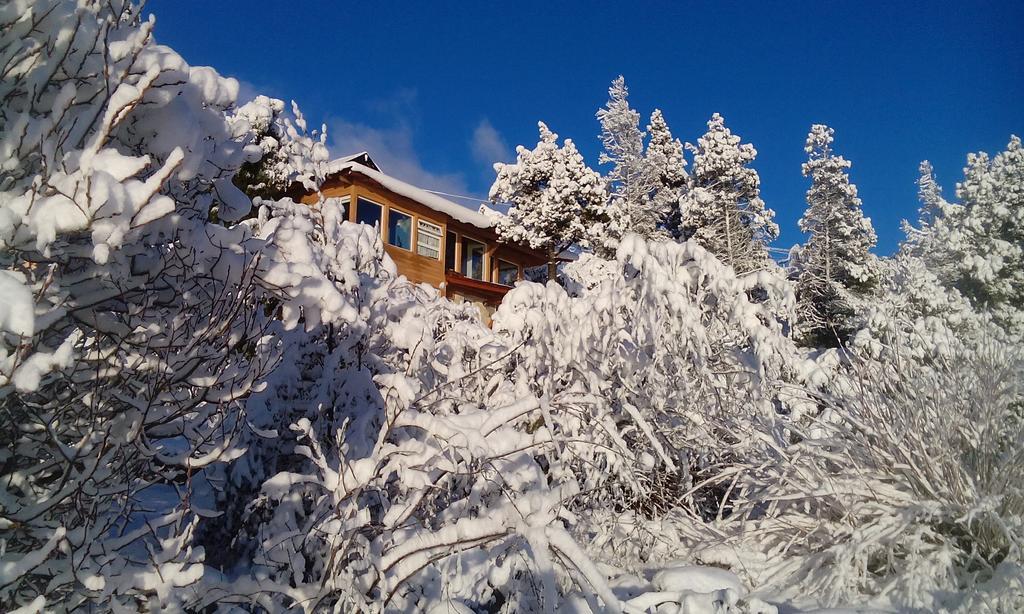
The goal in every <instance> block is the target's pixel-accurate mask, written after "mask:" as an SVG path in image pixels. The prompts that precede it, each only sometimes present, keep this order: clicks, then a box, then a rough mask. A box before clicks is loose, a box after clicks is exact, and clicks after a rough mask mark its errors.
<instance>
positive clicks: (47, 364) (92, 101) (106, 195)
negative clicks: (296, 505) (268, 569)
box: [0, 0, 278, 612]
mask: <svg viewBox="0 0 1024 614" xmlns="http://www.w3.org/2000/svg"><path fill="white" fill-rule="evenodd" d="M153 24H154V22H153V20H152V19H150V20H143V19H142V15H141V9H140V7H138V6H137V5H135V4H133V3H130V2H121V1H117V0H115V1H111V2H93V1H87V0H81V1H78V2H74V1H47V0H40V1H37V2H27V1H20V0H16V1H15V2H10V3H5V4H4V5H3V7H2V8H0V56H2V57H3V58H4V67H5V68H4V72H3V75H4V76H3V79H2V80H0V105H2V112H0V267H2V268H0V295H2V296H3V298H2V300H0V408H2V411H0V413H2V415H3V416H4V419H3V420H2V421H0V422H2V427H0V459H2V460H0V543H2V545H0V603H3V605H4V608H5V609H15V608H19V607H21V606H27V609H26V610H24V611H33V612H35V611H41V610H43V609H46V610H52V609H69V610H76V609H78V610H95V611H111V610H114V611H118V610H130V611H138V610H157V609H161V610H187V609H188V604H189V603H190V602H191V600H192V598H193V595H194V594H193V593H192V592H191V590H186V589H185V587H192V588H194V585H195V584H196V583H197V582H198V581H199V580H200V578H201V577H203V575H204V566H203V557H204V553H203V550H202V549H201V548H196V547H195V542H194V539H193V537H194V531H195V527H196V524H197V523H198V521H199V514H198V513H197V508H200V507H202V503H199V502H200V501H202V500H203V496H204V495H203V489H204V484H206V482H205V481H204V478H203V476H204V475H205V472H206V471H207V470H208V469H209V468H210V467H212V466H215V465H217V464H220V463H224V462H227V461H230V460H232V459H235V458H237V457H238V456H240V455H242V454H244V452H245V448H244V446H241V445H239V442H240V439H241V438H242V437H243V435H244V433H246V432H247V430H248V428H249V427H248V426H247V422H246V419H245V411H244V404H245V399H246V398H247V397H248V396H249V395H250V394H251V393H252V392H253V391H254V390H256V389H258V388H259V387H260V383H259V382H260V380H261V379H262V377H263V376H264V375H265V374H266V373H267V372H269V371H270V370H271V369H272V368H273V366H274V364H275V362H276V360H277V356H278V353H277V348H276V347H275V344H274V343H272V342H271V340H270V339H269V338H268V337H267V335H266V334H265V327H266V325H267V318H266V317H265V316H264V309H263V305H262V304H261V303H260V302H259V300H257V298H258V292H257V287H258V281H257V279H256V275H255V271H256V263H257V261H258V259H259V258H258V249H259V241H254V240H252V237H251V233H250V232H249V229H248V227H247V226H245V225H244V224H243V225H233V224H232V222H233V221H234V220H238V219H240V218H242V217H244V216H245V215H246V214H247V213H248V211H249V209H250V206H251V202H250V200H249V199H248V198H247V197H246V196H245V194H243V193H242V192H240V191H239V190H238V189H237V188H236V187H234V185H232V183H231V175H232V174H233V172H234V171H235V170H236V169H237V168H238V167H239V166H240V165H241V164H242V163H244V162H246V161H251V160H254V159H255V158H256V157H258V156H259V151H258V150H256V148H254V147H248V146H247V145H246V143H247V142H248V141H249V139H250V138H251V135H250V134H249V128H248V126H243V125H241V124H234V125H232V124H229V122H228V121H226V118H225V112H227V111H228V110H229V109H230V108H231V107H232V106H233V105H234V103H235V98H236V96H237V92H238V82H237V81H235V80H233V79H225V78H222V77H221V76H220V75H218V74H217V73H216V72H215V71H214V70H212V69H210V68H202V67H192V66H189V65H188V64H187V63H186V62H185V61H184V60H183V59H182V58H181V57H180V56H179V55H178V54H177V53H175V52H174V51H173V50H171V49H169V48H167V47H164V46H160V45H157V44H155V43H154V41H153V39H152V29H153ZM211 218H216V219H218V220H220V223H212V222H210V219H211ZM190 501H191V502H192V503H190Z"/></svg>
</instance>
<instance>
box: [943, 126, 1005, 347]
mask: <svg viewBox="0 0 1024 614" xmlns="http://www.w3.org/2000/svg"><path fill="white" fill-rule="evenodd" d="M956 195H957V198H958V199H959V201H960V206H962V210H955V209H954V210H953V211H954V213H953V214H951V215H947V219H945V220H944V223H943V224H940V225H939V227H938V228H937V232H936V237H935V241H934V242H933V243H934V245H935V246H936V249H935V250H933V252H932V253H933V254H936V255H937V256H944V257H945V258H946V259H947V260H948V262H949V263H950V264H951V265H952V267H953V271H952V275H953V279H952V285H953V286H954V287H956V288H957V289H958V290H960V292H961V293H962V294H963V295H964V296H966V297H967V298H968V299H969V300H970V301H971V303H972V304H973V305H974V306H975V308H977V309H980V310H983V311H987V312H989V313H991V315H992V317H993V318H994V320H995V321H996V323H997V324H998V325H999V326H1000V327H1002V328H1003V329H1004V330H1006V331H1007V332H1008V333H1010V334H1012V335H1022V334H1024V149H1022V148H1021V141H1020V138H1019V137H1016V136H1012V137H1010V142H1009V144H1008V145H1007V147H1006V151H1003V152H1001V153H999V154H997V155H996V156H995V157H994V158H989V156H988V154H985V153H978V154H971V155H969V156H967V167H966V168H965V169H964V180H963V182H961V183H959V184H958V185H957V190H956ZM938 248H941V249H942V250H944V252H945V253H943V252H939V251H938Z"/></svg>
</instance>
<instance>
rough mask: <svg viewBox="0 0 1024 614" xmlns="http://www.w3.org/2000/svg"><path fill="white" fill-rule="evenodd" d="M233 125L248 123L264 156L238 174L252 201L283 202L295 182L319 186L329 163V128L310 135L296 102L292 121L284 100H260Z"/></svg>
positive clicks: (242, 110) (238, 183)
mask: <svg viewBox="0 0 1024 614" xmlns="http://www.w3.org/2000/svg"><path fill="white" fill-rule="evenodd" d="M230 121H231V122H232V123H233V124H239V123H242V122H245V123H247V124H248V129H249V130H251V131H252V132H253V133H254V134H255V142H256V144H257V145H259V148H260V151H261V152H262V156H260V159H259V160H256V161H253V162H246V163H245V164H243V165H242V168H240V169H239V170H238V173H236V174H235V178H234V183H235V185H236V186H238V187H239V188H240V189H242V191H244V192H245V193H246V194H248V195H249V196H250V197H253V198H255V197H257V196H259V197H261V198H266V199H274V198H279V197H280V196H282V195H283V194H284V193H285V192H286V191H287V190H288V188H289V187H290V186H291V184H292V183H293V182H299V183H301V184H303V185H304V186H305V187H306V188H308V189H315V186H317V185H318V184H319V180H321V179H322V177H321V175H322V172H321V170H322V169H321V167H322V165H323V164H324V163H325V162H326V161H327V160H328V159H329V153H328V151H327V146H326V140H327V127H326V126H323V127H322V128H321V130H320V131H319V132H318V131H314V132H313V133H312V135H307V131H306V120H305V118H304V117H303V115H302V112H301V111H300V110H299V107H298V104H296V103H295V102H294V101H293V102H292V115H291V117H289V116H288V115H286V114H285V104H284V101H283V100H278V99H276V98H269V97H267V96H262V95H260V96H256V97H255V98H254V99H253V100H251V101H249V102H247V103H246V104H244V105H242V106H240V107H239V108H238V109H236V110H235V111H234V113H232V114H231V117H230Z"/></svg>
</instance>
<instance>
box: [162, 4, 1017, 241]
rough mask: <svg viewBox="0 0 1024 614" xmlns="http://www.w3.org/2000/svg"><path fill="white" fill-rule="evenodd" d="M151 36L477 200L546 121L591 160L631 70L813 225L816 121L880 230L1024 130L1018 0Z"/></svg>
mask: <svg viewBox="0 0 1024 614" xmlns="http://www.w3.org/2000/svg"><path fill="white" fill-rule="evenodd" d="M147 10H148V11H150V12H152V13H154V14H155V15H156V17H157V27H156V35H157V39H158V41H159V42H161V43H164V44H168V45H171V46H172V47H174V48H175V49H177V50H178V51H179V52H180V53H181V54H182V55H183V56H184V57H185V58H186V60H188V61H189V62H190V63H192V64H194V65H211V66H214V67H215V68H217V69H218V70H219V71H220V72H221V73H222V74H224V75H228V76H233V77H236V78H238V79H239V80H241V81H242V82H243V91H244V92H245V93H249V94H251V93H264V94H267V95H271V96H275V97H279V98H285V99H294V100H296V101H297V102H298V103H299V105H300V106H301V108H302V109H303V112H304V113H305V114H306V116H307V118H308V119H309V120H310V124H311V125H317V124H320V123H326V124H327V126H328V134H329V136H330V145H331V148H332V153H335V154H337V155H342V154H344V153H350V152H353V151H358V150H362V149H369V150H370V151H371V154H373V155H374V158H375V159H376V160H377V161H378V162H379V163H380V164H381V166H382V167H383V169H384V170H385V171H386V172H389V173H390V174H393V175H396V176H399V177H402V178H404V179H406V180H409V181H412V182H414V183H417V184H419V185H422V186H424V187H428V188H432V189H437V190H442V191H447V192H452V193H457V194H468V195H473V196H484V195H486V193H487V189H488V188H489V186H490V183H491V181H492V179H493V176H494V174H493V171H492V170H491V162H493V161H494V160H495V159H502V158H504V159H512V158H513V157H514V153H513V150H514V147H515V145H517V144H524V145H527V146H529V147H532V146H533V145H534V144H535V143H536V140H537V130H536V123H537V121H538V120H543V121H545V122H546V123H547V124H548V125H549V126H550V127H551V128H552V130H554V131H555V132H557V133H558V134H559V135H560V136H562V137H569V138H572V139H573V140H574V141H575V142H576V143H577V145H578V146H579V148H580V149H581V151H583V153H584V155H586V156H587V158H588V160H590V161H591V164H592V165H594V166H595V167H596V165H597V154H598V151H599V149H600V144H599V142H598V139H597V133H598V130H599V126H598V124H597V121H596V119H595V118H594V113H595V111H596V110H597V109H598V107H600V106H601V105H602V104H604V102H605V100H606V98H607V88H608V85H609V83H610V82H611V80H612V79H613V78H614V77H615V76H616V75H619V74H623V75H625V77H626V83H627V85H628V86H629V87H630V100H631V102H632V104H633V106H634V108H637V109H638V110H639V111H640V112H641V114H642V115H643V116H644V119H645V123H646V117H647V116H649V114H650V111H651V110H652V109H654V108H655V107H657V108H660V109H662V111H663V112H664V114H665V118H666V120H667V121H668V123H669V126H670V127H671V129H672V131H673V133H674V134H675V136H677V137H678V138H680V139H681V140H683V141H684V142H685V141H691V142H694V141H696V139H697V137H698V136H700V135H701V134H702V133H703V131H704V129H705V122H706V121H707V119H708V117H710V116H711V114H712V113H714V112H720V113H722V115H723V116H724V117H725V119H726V124H727V125H728V126H729V127H730V128H732V130H733V131H734V132H735V133H737V134H739V135H740V136H741V137H743V139H744V140H745V141H747V142H751V143H753V144H754V145H755V147H756V148H757V150H758V159H757V161H756V163H755V168H756V169H757V170H758V172H759V173H760V174H761V181H762V191H763V196H764V199H765V201H766V202H767V204H768V205H769V206H770V207H772V208H773V209H775V211H776V213H777V220H778V222H779V224H780V226H781V227H782V236H781V238H780V239H779V241H778V242H777V243H776V247H788V246H789V245H792V244H793V243H795V242H798V241H800V240H801V237H800V233H799V232H798V230H797V228H796V220H797V219H798V218H799V217H800V215H801V214H802V212H803V208H804V200H803V199H804V193H805V191H806V189H807V181H806V180H805V179H804V178H803V177H802V176H801V175H800V164H801V162H802V161H803V158H804V152H803V142H804V139H805V137H806V134H807V130H808V127H809V126H810V125H811V124H812V123H827V124H829V125H830V126H832V127H833V128H835V130H836V148H837V150H838V151H839V152H840V153H841V154H842V155H844V156H846V157H847V158H848V159H850V160H851V161H852V162H853V168H852V171H851V176H852V178H853V181H854V182H855V183H856V184H857V186H858V188H859V190H860V195H861V198H862V199H863V201H864V208H865V211H866V212H867V214H868V215H869V216H870V217H871V218H872V220H873V221H874V224H875V228H876V230H877V231H878V235H879V252H881V253H889V252H891V251H892V250H893V249H894V248H895V246H896V243H897V242H898V241H899V239H900V238H901V233H900V230H899V221H900V219H902V218H910V219H913V218H914V217H915V215H916V209H917V202H916V188H915V186H914V181H915V179H916V178H917V167H918V163H919V162H920V161H921V160H922V159H929V160H931V161H932V163H933V165H934V166H935V168H936V171H937V173H938V176H939V180H940V182H941V183H942V184H943V186H944V187H945V189H946V193H947V195H951V194H952V192H953V189H954V185H955V183H956V181H957V180H958V179H959V178H960V176H961V169H962V167H963V165H964V161H965V157H966V154H967V153H968V152H971V151H988V152H990V153H995V152H996V151H999V150H1000V149H1002V148H1003V147H1004V146H1005V145H1006V143H1007V142H1008V140H1009V136H1010V134H1011V133H1012V134H1018V135H1021V134H1024V42H1022V37H1021V34H1020V31H1021V26H1022V25H1024V3H1022V2H1009V1H1007V2H989V1H972V2H959V3H929V4H925V3H917V2H913V3H912V2H885V3H883V2H832V1H827V2H822V1H819V2H759V3H754V2H743V3H740V2H725V3H718V2H706V3H705V2H696V3H685V4H684V3H628V4H627V3H609V2H597V3H569V2H560V3H558V2H535V3H534V2H516V3H511V2H503V3H498V2H480V3H468V2H437V3H413V2H389V3H384V2H358V3H337V2H312V1H309V2H302V1H300V2H289V3H283V2H265V1H260V0H256V1H250V2H246V3H244V4H236V3H233V2H198V1H193V0H151V1H150V2H149V4H148V5H147Z"/></svg>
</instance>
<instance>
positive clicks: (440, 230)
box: [414, 217, 445, 260]
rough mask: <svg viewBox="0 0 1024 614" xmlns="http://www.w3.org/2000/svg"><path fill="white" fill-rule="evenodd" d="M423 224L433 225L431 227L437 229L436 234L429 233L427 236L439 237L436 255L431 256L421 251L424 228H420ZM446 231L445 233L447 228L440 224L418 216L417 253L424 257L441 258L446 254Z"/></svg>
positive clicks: (429, 258)
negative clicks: (421, 237) (421, 232)
mask: <svg viewBox="0 0 1024 614" xmlns="http://www.w3.org/2000/svg"><path fill="white" fill-rule="evenodd" d="M421 225H426V226H431V227H433V228H436V229H437V233H436V235H431V234H430V233H427V236H434V237H435V238H436V239H437V247H436V248H435V251H436V255H434V256H430V255H428V254H424V253H423V252H421V251H420V230H422V229H421V228H420V226H421ZM444 233H445V229H444V227H443V226H441V225H440V224H435V223H434V222H432V221H430V220H427V219H424V218H422V217H417V218H416V241H414V243H415V244H416V250H415V253H416V255H417V256H420V257H423V258H427V259H428V260H441V257H442V256H443V255H444Z"/></svg>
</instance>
